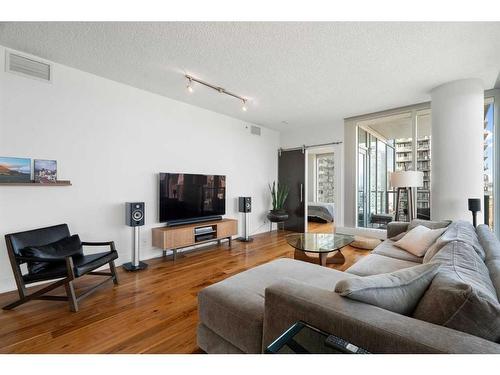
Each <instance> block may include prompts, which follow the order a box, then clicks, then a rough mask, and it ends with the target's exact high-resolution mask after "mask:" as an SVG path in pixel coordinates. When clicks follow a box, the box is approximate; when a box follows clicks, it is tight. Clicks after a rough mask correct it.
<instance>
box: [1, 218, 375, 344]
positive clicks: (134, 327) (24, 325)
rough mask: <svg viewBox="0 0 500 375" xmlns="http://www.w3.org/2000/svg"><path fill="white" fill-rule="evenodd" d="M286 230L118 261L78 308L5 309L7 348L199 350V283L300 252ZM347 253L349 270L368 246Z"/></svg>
mask: <svg viewBox="0 0 500 375" xmlns="http://www.w3.org/2000/svg"><path fill="white" fill-rule="evenodd" d="M314 224H315V225H313V226H310V228H309V229H310V230H311V231H316V232H326V233H328V232H330V233H331V231H332V230H333V227H332V224H328V225H329V226H325V225H321V224H317V225H316V223H314ZM330 228H331V230H330ZM285 234H286V232H283V231H280V232H276V231H274V232H271V233H264V234H259V235H256V236H254V241H253V242H251V243H242V242H238V241H233V245H232V247H231V248H229V247H228V245H227V243H222V244H221V245H213V246H210V247H205V248H204V249H202V250H197V251H192V252H189V253H186V255H185V256H183V257H182V258H179V259H177V260H176V261H175V263H174V262H173V261H172V260H168V259H162V258H156V259H152V260H148V261H147V263H148V264H149V268H148V269H147V270H146V271H142V272H138V273H128V272H126V271H124V270H123V269H122V267H118V272H119V277H120V285H118V286H115V287H113V284H112V283H109V285H106V286H103V287H102V288H101V289H99V290H98V291H96V292H95V293H94V294H93V295H91V296H89V297H88V298H86V299H84V300H83V301H82V302H81V304H80V311H79V312H78V313H71V312H69V310H68V306H67V303H65V302H50V301H34V302H29V303H27V304H25V305H23V306H20V307H18V308H17V309H15V310H11V311H4V310H0V353H198V352H199V349H198V347H197V346H196V325H197V322H198V312H197V299H196V296H197V293H198V291H200V290H201V289H203V288H204V287H206V286H208V285H211V284H213V283H216V282H218V281H220V280H223V279H225V278H227V277H229V276H231V275H234V274H236V273H239V272H242V271H244V270H246V269H249V268H252V267H255V266H257V265H259V264H262V263H266V262H269V261H270V260H273V259H277V258H282V257H289V258H291V257H293V249H292V248H291V247H290V246H289V245H287V243H286V241H285ZM343 253H344V255H345V257H346V263H345V264H343V265H340V266H333V265H332V268H337V269H340V270H344V269H346V268H348V267H349V266H350V265H352V264H353V263H354V262H355V261H357V260H358V259H359V258H360V257H362V256H364V255H366V254H367V253H368V251H363V250H357V249H354V248H350V247H347V248H346V249H345V250H343ZM159 254H161V252H160V251H159ZM95 281H96V277H95V276H86V277H84V278H83V279H82V280H78V281H77V284H76V286H77V292H81V291H82V290H84V289H85V288H86V287H88V286H89V285H91V283H95ZM63 292H64V291H63V289H61V292H60V294H63ZM15 297H16V293H15V292H9V293H4V294H0V306H3V305H5V304H7V302H9V301H11V300H13V299H14V298H15Z"/></svg>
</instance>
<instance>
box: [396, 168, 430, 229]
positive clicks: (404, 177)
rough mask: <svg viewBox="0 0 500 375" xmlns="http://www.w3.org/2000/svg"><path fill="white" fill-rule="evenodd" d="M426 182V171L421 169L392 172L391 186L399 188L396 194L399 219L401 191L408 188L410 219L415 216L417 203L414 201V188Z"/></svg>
mask: <svg viewBox="0 0 500 375" xmlns="http://www.w3.org/2000/svg"><path fill="white" fill-rule="evenodd" d="M423 183H424V173H423V172H421V171H399V172H392V173H391V186H392V187H394V188H397V196H396V217H395V220H396V221H399V201H400V198H401V192H402V191H404V190H406V191H407V196H408V219H409V220H408V221H411V220H413V219H414V218H415V216H416V215H415V211H416V210H415V205H414V203H413V188H418V187H422V185H423Z"/></svg>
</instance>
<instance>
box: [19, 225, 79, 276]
mask: <svg viewBox="0 0 500 375" xmlns="http://www.w3.org/2000/svg"><path fill="white" fill-rule="evenodd" d="M21 254H22V255H23V256H25V257H36V258H40V259H47V260H57V259H61V260H64V258H65V257H67V256H72V255H82V254H83V249H82V242H81V241H80V237H79V236H78V234H74V235H72V236H71V237H66V238H63V239H61V240H59V241H56V242H52V243H49V244H47V245H43V246H28V247H25V248H24V249H22V250H21ZM47 265H48V263H47V262H28V269H29V271H30V272H37V271H39V270H40V269H41V268H43V267H46V266H47Z"/></svg>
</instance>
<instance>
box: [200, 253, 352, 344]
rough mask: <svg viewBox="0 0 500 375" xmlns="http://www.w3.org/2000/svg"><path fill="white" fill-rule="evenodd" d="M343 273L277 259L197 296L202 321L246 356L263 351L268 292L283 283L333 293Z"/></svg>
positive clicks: (208, 288) (233, 277) (304, 263)
mask: <svg viewBox="0 0 500 375" xmlns="http://www.w3.org/2000/svg"><path fill="white" fill-rule="evenodd" d="M346 277H349V275H346V274H345V273H343V272H340V271H336V270H333V269H330V268H327V267H321V266H318V265H315V264H311V263H307V262H302V261H299V260H293V259H278V260H274V261H272V262H269V263H266V264H263V265H261V266H258V267H255V268H252V269H249V270H247V271H244V272H241V273H239V274H237V275H234V276H231V277H229V278H227V279H225V280H223V281H221V282H218V283H217V284H214V285H211V286H209V287H207V288H205V289H203V290H202V291H200V292H199V293H198V308H199V314H200V321H201V323H203V324H204V325H205V326H206V327H207V328H209V329H210V330H212V331H213V332H214V333H216V334H217V335H219V336H220V337H222V338H223V339H224V340H226V341H228V342H230V343H232V344H233V345H235V346H236V347H237V348H238V349H240V350H241V351H243V352H245V353H260V352H261V350H262V325H263V319H264V295H265V289H266V288H267V287H268V286H269V285H271V284H273V283H275V282H277V281H279V280H282V279H294V280H297V281H303V282H307V283H308V284H311V285H314V286H316V287H318V288H323V289H327V290H330V291H333V288H334V286H335V284H336V282H337V281H339V280H340V279H344V278H346Z"/></svg>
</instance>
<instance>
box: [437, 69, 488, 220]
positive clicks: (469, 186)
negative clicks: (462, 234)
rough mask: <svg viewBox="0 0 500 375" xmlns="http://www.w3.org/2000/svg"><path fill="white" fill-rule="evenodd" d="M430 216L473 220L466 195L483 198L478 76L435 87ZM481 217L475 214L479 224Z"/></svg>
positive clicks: (481, 97)
mask: <svg viewBox="0 0 500 375" xmlns="http://www.w3.org/2000/svg"><path fill="white" fill-rule="evenodd" d="M431 97H432V138H431V141H432V168H431V184H432V185H431V217H432V219H433V220H443V219H450V220H457V219H465V220H468V221H472V216H471V213H470V211H468V209H467V199H468V198H481V201H482V198H483V194H484V192H483V185H484V183H483V131H484V129H483V127H484V123H483V121H484V118H483V117H484V113H483V112H484V89H483V84H482V82H481V81H480V80H478V79H464V80H460V81H454V82H450V83H446V84H443V85H441V86H438V87H436V88H434V89H433V90H432V92H431ZM482 222H483V216H482V215H481V214H479V215H478V223H482Z"/></svg>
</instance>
